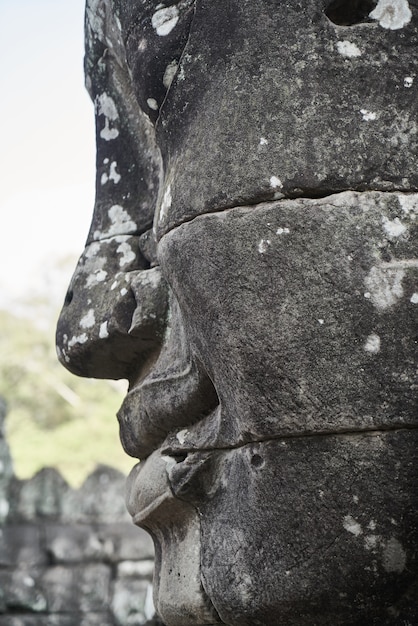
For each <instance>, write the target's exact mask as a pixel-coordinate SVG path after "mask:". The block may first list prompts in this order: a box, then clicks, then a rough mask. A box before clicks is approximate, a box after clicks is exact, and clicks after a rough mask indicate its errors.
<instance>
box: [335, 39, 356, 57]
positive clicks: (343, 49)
mask: <svg viewBox="0 0 418 626" xmlns="http://www.w3.org/2000/svg"><path fill="white" fill-rule="evenodd" d="M337 50H338V52H339V53H340V54H341V55H342V56H343V57H346V58H348V59H353V58H354V57H360V56H361V50H360V48H359V47H358V46H356V44H355V43H352V42H351V41H347V40H344V41H337Z"/></svg>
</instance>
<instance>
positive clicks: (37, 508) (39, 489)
mask: <svg viewBox="0 0 418 626" xmlns="http://www.w3.org/2000/svg"><path fill="white" fill-rule="evenodd" d="M68 491H70V487H69V485H68V483H67V482H66V481H65V480H64V478H63V477H62V476H61V474H60V473H59V472H58V471H57V470H56V469H54V468H52V467H46V468H44V469H42V470H41V471H40V472H38V473H37V474H35V476H34V477H33V478H31V479H30V480H27V481H16V482H15V484H14V486H13V493H12V497H13V500H14V502H13V506H12V511H11V512H12V513H13V518H15V519H19V520H34V519H37V518H48V519H51V518H52V519H57V518H60V516H61V512H62V503H63V499H64V497H65V494H66V493H67V492H68Z"/></svg>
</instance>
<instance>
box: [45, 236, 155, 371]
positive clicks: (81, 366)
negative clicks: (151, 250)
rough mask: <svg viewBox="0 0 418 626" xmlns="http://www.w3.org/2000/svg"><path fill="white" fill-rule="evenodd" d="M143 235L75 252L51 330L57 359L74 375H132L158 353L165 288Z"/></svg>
mask: <svg viewBox="0 0 418 626" xmlns="http://www.w3.org/2000/svg"><path fill="white" fill-rule="evenodd" d="M143 239H144V237H142V238H140V237H138V236H131V235H117V236H114V237H109V238H106V239H102V240H100V241H93V242H91V243H89V244H88V245H87V246H86V248H85V250H84V252H83V254H82V255H81V257H80V260H79V262H78V264H77V267H76V270H75V272H74V275H73V278H72V280H71V283H70V286H69V289H68V292H67V296H66V298H65V302H64V306H63V308H62V311H61V314H60V317H59V320H58V325H57V333H56V342H57V352H58V358H59V360H60V361H61V363H62V364H63V365H64V366H65V367H66V368H67V369H69V370H70V371H71V372H73V373H74V374H77V375H78V376H85V377H92V378H112V379H119V378H128V379H130V380H132V379H136V378H138V377H139V376H140V375H141V370H142V369H144V368H146V367H147V364H148V363H149V362H151V361H153V360H155V358H156V355H157V354H158V352H159V349H160V346H161V343H162V338H163V334H164V328H165V318H166V312H167V287H166V284H165V282H164V279H163V278H162V277H161V273H160V269H159V267H152V268H151V267H150V263H149V261H148V260H147V259H146V258H145V256H144V255H143V254H142V251H141V249H140V241H141V240H142V241H143Z"/></svg>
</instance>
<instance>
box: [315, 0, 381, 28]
mask: <svg viewBox="0 0 418 626" xmlns="http://www.w3.org/2000/svg"><path fill="white" fill-rule="evenodd" d="M376 4H377V0H332V2H331V3H330V4H329V5H328V7H327V8H326V9H325V15H326V16H327V18H328V19H329V20H331V22H333V23H334V24H337V26H355V25H356V24H362V23H364V22H368V21H369V19H368V17H369V14H370V13H371V12H372V11H373V9H374V8H375V7H376ZM370 21H371V20H370Z"/></svg>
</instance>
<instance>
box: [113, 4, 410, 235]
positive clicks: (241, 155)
mask: <svg viewBox="0 0 418 626" xmlns="http://www.w3.org/2000/svg"><path fill="white" fill-rule="evenodd" d="M121 4H122V6H124V5H125V4H130V3H129V2H128V3H126V2H122V3H121ZM328 4H330V2H328V1H326V0H321V1H318V0H309V1H304V2H301V0H291V1H290V2H285V3H284V2H280V3H277V2H274V1H272V0H262V1H260V2H257V3H254V2H252V1H251V0H246V1H244V2H242V1H241V0H233V1H231V2H227V3H226V2H224V1H223V0H216V1H210V2H209V1H206V0H201V1H199V0H198V1H197V2H195V13H194V18H193V23H192V25H191V28H190V31H189V38H188V40H187V44H186V46H185V48H184V49H183V53H182V57H181V60H180V63H179V67H178V71H177V73H176V75H175V77H174V80H173V82H172V84H171V86H170V89H169V91H168V93H167V95H166V98H165V99H164V101H163V102H162V104H161V107H160V109H159V117H158V121H157V138H158V145H159V146H160V147H161V152H162V156H163V162H164V190H165V191H164V195H165V198H166V201H165V202H162V203H161V204H160V214H159V220H158V226H159V229H160V232H161V233H163V232H167V230H169V229H170V228H172V227H173V226H174V225H177V224H179V223H181V222H183V221H187V220H189V219H191V218H192V217H194V216H195V215H197V214H200V213H205V212H208V211H213V210H219V209H223V208H227V207H235V206H239V205H247V204H254V203H256V202H260V201H261V200H271V199H273V198H274V197H275V194H279V195H281V194H283V195H285V196H286V197H289V196H290V197H292V196H298V195H305V196H309V197H310V196H316V195H324V194H330V193H333V192H336V191H343V190H346V189H357V190H361V191H364V190H379V189H380V190H382V191H389V190H397V189H399V190H404V191H413V190H415V191H416V190H417V189H418V178H417V171H418V169H417V155H418V150H417V148H418V145H417V140H418V137H417V125H416V124H417V102H418V99H417V88H418V87H417V82H416V80H414V79H413V77H414V76H415V75H416V61H415V59H414V57H413V55H411V50H413V49H414V48H416V46H417V45H418V18H417V14H416V7H415V6H413V5H412V6H409V5H408V3H407V2H395V3H389V4H394V5H399V9H391V8H388V9H387V11H388V13H387V14H389V13H390V11H391V10H393V11H394V13H395V15H394V17H393V23H392V25H389V26H388V25H386V24H385V23H384V21H383V20H382V19H379V18H378V17H377V15H376V17H374V18H370V19H368V20H367V18H366V20H367V23H360V24H356V25H353V26H340V25H335V24H334V23H332V22H331V21H330V20H329V19H328V18H327V16H326V14H325V9H326V7H327V6H328ZM341 4H346V5H348V4H353V3H348V2H345V3H344V2H343V3H341ZM357 4H359V3H357ZM363 4H364V3H363ZM380 4H381V6H382V11H383V12H385V11H384V8H383V5H384V4H385V3H384V2H383V1H382V2H380ZM386 4H388V3H386ZM403 8H404V14H403V15H400V14H401V13H402V12H403V11H402V9H403ZM122 13H123V9H122ZM395 22H396V23H395ZM397 26H398V27H397ZM399 26H402V27H401V28H400V27H399ZM131 36H132V35H131ZM141 37H142V38H144V39H145V41H147V35H146V33H145V32H144V30H143V29H141ZM181 37H182V30H181V29H177V28H176V29H174V30H173V32H172V33H171V37H170V36H168V37H167V38H164V37H161V40H162V44H161V45H163V46H164V45H167V46H169V45H170V44H171V41H172V40H173V39H174V38H179V39H180V38H181ZM136 41H137V43H139V41H140V39H139V36H138V38H137V40H136ZM150 43H151V42H150ZM127 57H128V63H129V64H130V66H131V67H133V68H134V67H136V65H137V64H138V65H139V63H140V59H141V51H140V50H139V49H138V46H136V47H134V46H131V47H129V48H128V49H127ZM154 69H155V71H156V72H158V67H156V66H155V65H154ZM157 76H158V74H157ZM160 76H161V74H160ZM411 79H412V81H411ZM156 80H157V78H156ZM135 85H136V86H137V89H138V91H139V90H141V89H142V88H143V85H142V83H141V81H139V80H138V81H136V82H135ZM146 93H147V94H148V93H149V92H146ZM162 195H163V194H162ZM276 197H277V196H276Z"/></svg>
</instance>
